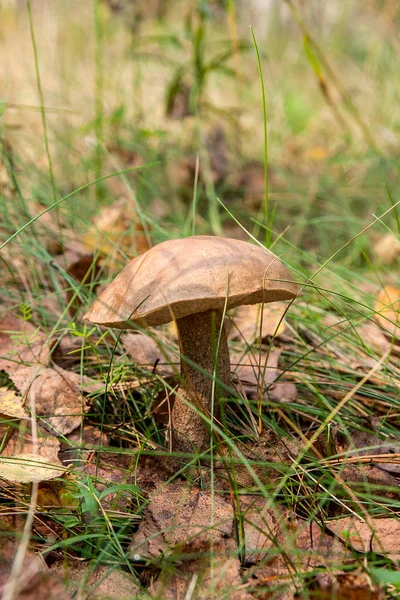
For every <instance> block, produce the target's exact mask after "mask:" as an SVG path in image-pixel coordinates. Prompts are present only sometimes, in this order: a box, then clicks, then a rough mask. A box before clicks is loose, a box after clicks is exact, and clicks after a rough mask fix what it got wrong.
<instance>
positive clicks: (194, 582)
mask: <svg viewBox="0 0 400 600" xmlns="http://www.w3.org/2000/svg"><path fill="white" fill-rule="evenodd" d="M235 553H236V549H235V543H234V541H233V540H231V539H228V540H224V539H222V540H219V541H218V542H217V543H215V544H213V551H212V560H211V561H210V556H209V554H205V555H203V556H202V555H201V554H200V556H199V557H198V558H197V559H194V560H187V559H186V560H185V561H183V562H182V564H181V565H179V564H178V565H177V566H175V567H174V570H173V571H172V572H171V570H170V572H168V571H167V570H164V571H163V572H162V574H161V576H160V577H159V578H158V579H157V580H156V581H153V582H152V583H151V585H150V586H149V590H148V591H149V593H150V595H151V597H152V598H162V599H163V600H184V599H185V598H188V597H190V598H196V600H210V599H211V598H221V599H222V598H229V599H230V600H254V596H252V595H250V594H249V593H248V592H247V586H246V585H245V584H243V582H242V578H241V565H240V562H239V559H238V558H236V556H234V555H235Z"/></svg>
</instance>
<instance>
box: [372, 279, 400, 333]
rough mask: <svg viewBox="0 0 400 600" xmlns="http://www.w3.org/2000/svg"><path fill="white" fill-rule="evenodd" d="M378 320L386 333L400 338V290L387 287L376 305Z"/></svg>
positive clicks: (379, 295)
mask: <svg viewBox="0 0 400 600" xmlns="http://www.w3.org/2000/svg"><path fill="white" fill-rule="evenodd" d="M375 311H376V313H377V314H376V319H377V321H378V323H379V325H380V326H381V327H383V329H384V330H385V332H387V333H389V334H391V335H395V336H400V289H399V288H397V287H394V286H393V285H387V286H385V287H384V288H383V290H381V291H380V292H379V294H378V297H377V299H376V303H375Z"/></svg>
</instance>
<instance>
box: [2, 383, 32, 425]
mask: <svg viewBox="0 0 400 600" xmlns="http://www.w3.org/2000/svg"><path fill="white" fill-rule="evenodd" d="M0 414H3V415H7V417H14V418H15V419H29V418H30V417H29V415H28V413H27V412H26V410H25V408H24V405H23V402H22V398H21V396H18V395H17V394H16V393H15V392H14V390H8V389H7V388H5V387H2V388H0Z"/></svg>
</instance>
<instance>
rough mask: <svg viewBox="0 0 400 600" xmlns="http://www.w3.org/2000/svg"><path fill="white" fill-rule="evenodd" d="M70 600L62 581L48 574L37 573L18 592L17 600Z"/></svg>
mask: <svg viewBox="0 0 400 600" xmlns="http://www.w3.org/2000/svg"><path fill="white" fill-rule="evenodd" d="M55 598H57V600H71V596H70V595H69V594H68V592H67V590H66V589H65V586H64V584H63V582H62V581H60V580H59V579H58V578H56V577H54V576H52V575H51V574H49V573H37V574H36V575H34V576H33V577H32V579H30V581H29V582H28V583H27V584H26V585H25V586H24V587H23V589H21V590H20V592H19V594H18V600H49V599H51V600H53V599H55Z"/></svg>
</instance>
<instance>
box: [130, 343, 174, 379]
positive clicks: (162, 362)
mask: <svg viewBox="0 0 400 600" xmlns="http://www.w3.org/2000/svg"><path fill="white" fill-rule="evenodd" d="M122 344H123V346H124V349H125V352H126V353H127V354H128V356H129V358H130V359H131V360H132V361H133V362H135V363H136V364H137V365H139V366H140V367H143V368H144V369H148V370H149V371H152V372H153V373H159V374H161V375H173V374H174V373H176V372H179V359H177V357H176V356H175V355H174V354H173V353H172V352H171V351H170V350H169V349H168V348H166V347H165V346H164V345H163V346H162V349H161V348H160V346H159V345H158V344H157V342H156V341H155V339H154V338H152V337H150V336H148V335H145V334H143V333H126V334H125V335H124V336H122ZM174 365H175V368H174Z"/></svg>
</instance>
